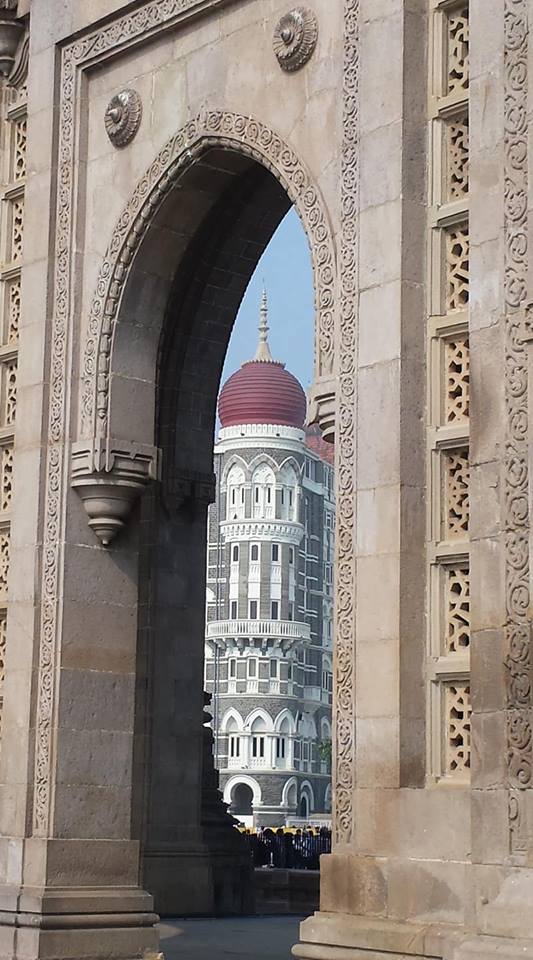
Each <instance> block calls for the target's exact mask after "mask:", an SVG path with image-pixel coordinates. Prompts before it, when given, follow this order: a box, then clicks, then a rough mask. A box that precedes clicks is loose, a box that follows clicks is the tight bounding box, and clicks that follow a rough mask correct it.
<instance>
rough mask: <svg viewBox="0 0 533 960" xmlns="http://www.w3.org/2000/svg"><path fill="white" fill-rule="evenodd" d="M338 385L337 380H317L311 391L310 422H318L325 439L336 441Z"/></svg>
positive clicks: (330, 441)
mask: <svg viewBox="0 0 533 960" xmlns="http://www.w3.org/2000/svg"><path fill="white" fill-rule="evenodd" d="M336 414H337V385H336V382H335V380H317V381H315V383H313V385H312V386H311V390H310V391H309V413H308V417H309V422H310V423H318V426H319V427H320V432H321V433H322V436H323V438H324V440H327V441H328V443H333V442H334V441H335V423H336Z"/></svg>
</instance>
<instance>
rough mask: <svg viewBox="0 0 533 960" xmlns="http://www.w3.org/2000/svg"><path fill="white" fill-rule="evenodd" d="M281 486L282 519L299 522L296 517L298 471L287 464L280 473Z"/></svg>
mask: <svg viewBox="0 0 533 960" xmlns="http://www.w3.org/2000/svg"><path fill="white" fill-rule="evenodd" d="M279 485H280V487H281V495H280V508H279V509H280V517H281V519H282V520H297V519H298V518H297V516H296V500H297V497H296V491H297V487H298V477H297V474H296V470H295V469H294V467H292V466H291V465H290V464H288V463H286V464H285V466H283V467H282V468H281V470H280V473H279Z"/></svg>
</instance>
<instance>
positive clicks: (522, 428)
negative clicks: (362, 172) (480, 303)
mask: <svg viewBox="0 0 533 960" xmlns="http://www.w3.org/2000/svg"><path fill="white" fill-rule="evenodd" d="M504 25H505V38H504V71H505V101H504V103H505V111H504V123H505V130H504V149H505V190H504V197H505V206H504V225H505V305H506V319H505V404H506V414H507V424H506V437H505V457H504V462H503V476H502V486H503V492H504V511H503V522H504V536H505V597H506V625H505V636H506V646H507V657H506V666H507V677H508V682H507V742H508V758H509V759H508V763H509V786H510V787H511V795H510V803H509V838H510V848H511V852H512V853H514V854H517V855H522V854H523V853H524V849H523V843H522V840H521V830H520V827H519V825H520V823H521V822H522V820H523V816H522V814H523V811H522V804H523V798H522V796H521V791H522V790H523V789H524V788H526V787H530V786H531V782H532V781H531V774H532V760H533V754H532V729H531V707H532V704H533V702H532V696H531V684H530V677H531V668H532V661H531V629H530V623H529V617H528V611H529V604H530V590H529V579H530V571H529V537H530V529H529V464H528V439H527V438H528V375H527V352H526V351H527V347H526V345H525V344H524V343H523V342H522V340H521V337H520V328H521V318H520V312H519V308H520V306H521V305H522V304H523V303H524V301H525V299H526V297H527V273H528V260H529V258H528V214H527V205H528V169H527V168H528V163H527V158H528V120H527V111H528V66H527V63H528V22H527V2H526V0H505V19H504Z"/></svg>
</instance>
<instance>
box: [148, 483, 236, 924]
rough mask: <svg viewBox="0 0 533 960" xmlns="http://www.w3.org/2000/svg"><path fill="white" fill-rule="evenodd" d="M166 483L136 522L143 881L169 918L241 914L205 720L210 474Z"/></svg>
mask: <svg viewBox="0 0 533 960" xmlns="http://www.w3.org/2000/svg"><path fill="white" fill-rule="evenodd" d="M163 489H164V493H163V496H162V497H158V496H156V495H154V496H150V497H148V498H147V499H146V503H145V504H144V510H143V520H144V522H143V524H142V526H143V528H144V530H145V533H144V537H143V540H144V544H143V546H144V549H143V551H142V556H143V561H144V563H143V566H142V567H141V577H140V583H141V614H140V616H141V629H140V646H141V650H140V662H141V663H142V664H143V666H142V668H141V670H140V672H139V675H138V678H137V684H138V701H139V702H138V709H139V720H138V724H139V730H138V737H137V741H136V756H137V757H138V761H139V764H138V766H139V771H138V772H139V786H140V790H139V798H138V799H139V806H138V816H139V820H140V821H142V822H143V826H142V828H141V835H142V837H143V848H142V876H143V883H144V884H145V886H146V887H147V889H149V890H150V891H151V892H152V893H153V894H154V900H155V905H156V909H157V910H158V912H159V913H161V914H163V915H166V916H177V915H183V914H187V915H193V914H199V915H203V916H206V915H210V914H215V913H217V912H226V913H240V912H242V907H243V903H244V902H246V894H247V893H248V892H249V890H250V883H249V877H248V878H247V876H246V870H247V862H248V857H247V852H246V848H245V846H244V844H242V843H239V842H238V841H239V840H240V837H239V836H238V835H237V834H236V833H235V831H234V829H233V821H232V819H231V818H230V817H229V816H228V815H227V813H226V808H225V805H224V804H222V801H221V799H220V797H219V796H218V797H217V783H216V780H217V778H216V774H215V771H214V767H213V757H212V749H211V741H210V739H209V731H208V730H207V729H206V727H205V726H204V723H205V714H204V705H205V695H204V690H203V679H204V640H205V565H206V529H207V508H208V504H209V503H210V502H211V501H212V499H214V493H215V486H214V476H213V475H207V474H201V473H192V472H190V471H187V470H185V469H183V470H181V469H177V470H175V471H173V472H172V473H171V475H170V476H166V477H165V478H164V481H163ZM185 557H186V558H187V562H186V563H185V562H184V558H185ZM243 879H244V880H245V881H246V879H247V880H248V882H247V883H246V882H245V883H242V886H241V882H242V880H243Z"/></svg>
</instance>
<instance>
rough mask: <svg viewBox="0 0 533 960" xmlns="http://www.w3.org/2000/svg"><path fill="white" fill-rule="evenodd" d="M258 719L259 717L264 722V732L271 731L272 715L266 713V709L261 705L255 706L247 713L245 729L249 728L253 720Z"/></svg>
mask: <svg viewBox="0 0 533 960" xmlns="http://www.w3.org/2000/svg"><path fill="white" fill-rule="evenodd" d="M259 719H261V720H262V721H263V722H264V724H265V732H267V733H271V732H272V731H273V729H274V724H273V722H272V717H271V716H270V714H269V713H267V711H266V710H264V709H263V707H256V708H255V709H254V710H252V712H251V713H249V714H248V716H247V717H246V721H245V724H244V728H245V730H251V729H252V727H253V724H254V723H255V721H256V720H259Z"/></svg>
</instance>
